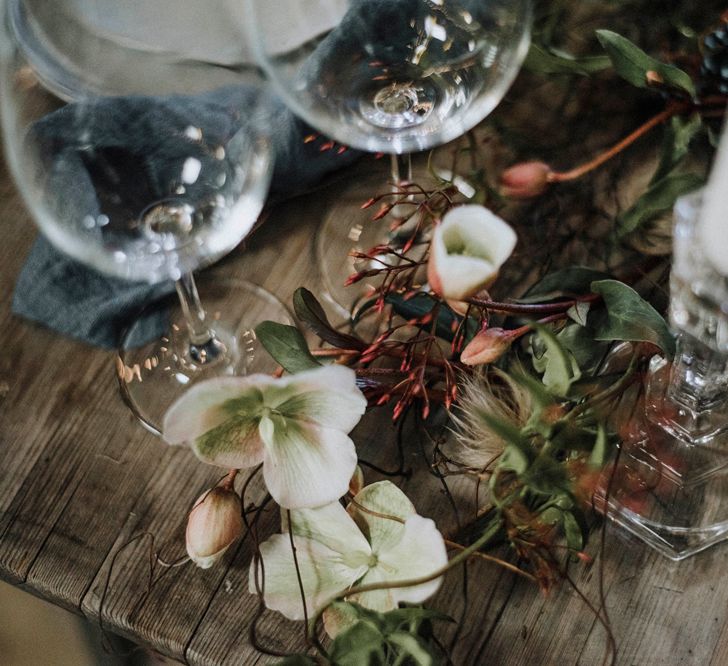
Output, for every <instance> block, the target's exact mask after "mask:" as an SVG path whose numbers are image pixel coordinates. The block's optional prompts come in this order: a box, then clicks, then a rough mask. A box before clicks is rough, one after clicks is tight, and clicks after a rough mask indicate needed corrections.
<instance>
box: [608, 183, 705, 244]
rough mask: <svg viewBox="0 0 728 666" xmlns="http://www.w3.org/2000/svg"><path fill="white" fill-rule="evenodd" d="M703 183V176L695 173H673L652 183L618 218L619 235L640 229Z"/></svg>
mask: <svg viewBox="0 0 728 666" xmlns="http://www.w3.org/2000/svg"><path fill="white" fill-rule="evenodd" d="M703 183H704V179H703V177H702V176H698V175H697V174H694V173H673V174H670V175H668V176H665V177H664V178H662V179H661V180H658V181H657V182H656V183H652V184H651V185H650V186H649V187H648V188H647V191H646V192H645V193H644V194H643V195H642V196H641V197H640V198H639V199H637V201H636V202H635V203H634V204H633V205H632V207H631V208H629V209H628V210H627V211H625V212H624V213H622V214H621V215H620V216H619V217H618V218H617V236H619V237H620V238H621V237H623V236H626V235H627V234H630V233H633V232H635V231H638V230H639V229H640V228H641V227H643V226H644V225H645V224H647V223H648V222H651V221H652V220H654V219H655V218H656V217H657V216H659V215H660V214H662V213H664V212H665V211H668V210H670V209H671V208H672V207H673V206H674V205H675V202H676V201H677V199H678V197H681V196H682V195H683V194H687V193H688V192H692V191H693V190H696V189H698V188H699V187H700V186H702V185H703Z"/></svg>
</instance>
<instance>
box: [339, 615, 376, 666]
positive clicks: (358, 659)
mask: <svg viewBox="0 0 728 666" xmlns="http://www.w3.org/2000/svg"><path fill="white" fill-rule="evenodd" d="M331 661H332V662H333V663H334V664H336V666H368V665H370V664H371V665H372V666H374V665H376V664H384V663H386V662H385V652H384V636H383V635H382V633H381V632H380V631H379V630H378V629H377V628H376V627H375V626H374V625H373V624H371V623H370V622H367V621H364V620H359V621H358V622H357V623H356V624H354V625H353V626H352V627H351V628H350V629H347V630H346V631H343V632H342V633H340V634H339V635H338V636H337V637H336V638H335V639H334V642H333V643H332V644H331Z"/></svg>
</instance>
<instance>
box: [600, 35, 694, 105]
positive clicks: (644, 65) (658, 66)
mask: <svg viewBox="0 0 728 666" xmlns="http://www.w3.org/2000/svg"><path fill="white" fill-rule="evenodd" d="M597 38H598V39H599V42H600V43H601V45H602V46H603V47H604V50H605V51H606V52H607V55H608V56H609V58H610V60H611V61H612V64H613V65H614V69H615V70H616V71H617V74H619V75H620V76H621V77H622V78H623V79H625V80H626V81H628V82H629V83H631V84H632V85H633V86H637V87H638V88H647V87H648V83H647V72H656V73H657V74H659V75H660V76H661V77H662V80H663V81H664V82H665V84H666V85H668V86H671V87H673V88H678V89H680V90H683V91H685V92H686V93H688V95H690V97H695V85H694V84H693V80H692V79H691V78H690V77H689V76H688V75H687V74H686V73H685V72H683V71H682V70H681V69H678V68H677V67H675V66H673V65H666V64H665V63H662V62H660V61H659V60H655V59H654V58H652V57H651V56H648V55H647V54H646V53H645V52H644V51H643V50H642V49H641V48H639V47H638V46H636V45H635V44H633V43H632V42H630V41H629V40H628V39H626V38H625V37H622V35H618V34H617V33H616V32H612V31H611V30H597Z"/></svg>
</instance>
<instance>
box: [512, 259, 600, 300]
mask: <svg viewBox="0 0 728 666" xmlns="http://www.w3.org/2000/svg"><path fill="white" fill-rule="evenodd" d="M609 277H610V276H609V275H607V274H606V273H603V272H602V271H597V270H594V269H593V268H587V267H586V266H570V267H568V268H562V269H560V270H558V271H554V272H553V273H548V274H547V275H545V276H544V277H542V278H541V279H540V280H539V281H538V282H537V283H536V284H534V285H533V286H532V287H531V288H530V289H529V290H528V291H527V292H526V294H525V296H524V297H522V298H519V299H518V302H519V303H535V302H541V301H548V300H551V299H553V298H557V297H559V296H561V297H563V296H582V295H584V294H587V293H589V287H590V285H591V283H592V282H594V281H595V280H606V279H608V278H609Z"/></svg>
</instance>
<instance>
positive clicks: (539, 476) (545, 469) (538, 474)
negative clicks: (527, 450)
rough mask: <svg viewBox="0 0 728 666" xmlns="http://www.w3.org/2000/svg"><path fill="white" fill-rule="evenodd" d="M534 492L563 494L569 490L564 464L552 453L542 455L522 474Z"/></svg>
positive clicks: (523, 479)
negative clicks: (553, 456)
mask: <svg viewBox="0 0 728 666" xmlns="http://www.w3.org/2000/svg"><path fill="white" fill-rule="evenodd" d="M521 480H522V481H523V483H524V484H525V485H526V486H528V489H529V490H530V491H532V492H535V493H539V494H541V495H552V496H553V495H561V494H563V493H564V492H565V491H566V490H568V483H567V480H566V475H565V474H564V468H563V465H561V464H560V463H558V462H557V461H556V460H554V459H553V458H552V457H551V456H550V455H548V454H546V455H540V456H539V457H538V458H536V460H535V461H534V462H533V463H532V464H531V466H530V467H529V468H528V470H526V472H525V473H524V474H523V475H522V476H521Z"/></svg>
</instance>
